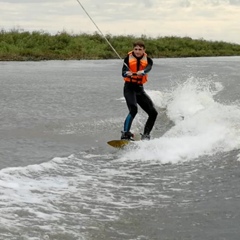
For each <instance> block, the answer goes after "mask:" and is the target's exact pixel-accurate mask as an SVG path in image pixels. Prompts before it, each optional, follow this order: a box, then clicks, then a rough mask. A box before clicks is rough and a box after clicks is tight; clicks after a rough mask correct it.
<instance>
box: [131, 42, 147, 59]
mask: <svg viewBox="0 0 240 240" xmlns="http://www.w3.org/2000/svg"><path fill="white" fill-rule="evenodd" d="M133 52H134V55H135V56H136V57H141V56H142V55H143V54H144V53H145V49H144V48H143V47H140V46H138V45H137V46H135V47H134V48H133Z"/></svg>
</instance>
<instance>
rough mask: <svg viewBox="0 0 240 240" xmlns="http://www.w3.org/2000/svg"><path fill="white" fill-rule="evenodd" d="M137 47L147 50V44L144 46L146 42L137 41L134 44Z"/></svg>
mask: <svg viewBox="0 0 240 240" xmlns="http://www.w3.org/2000/svg"><path fill="white" fill-rule="evenodd" d="M136 46H139V47H143V48H145V44H144V42H143V41H141V40H138V41H136V42H134V43H133V47H136Z"/></svg>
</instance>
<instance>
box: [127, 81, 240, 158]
mask: <svg viewBox="0 0 240 240" xmlns="http://www.w3.org/2000/svg"><path fill="white" fill-rule="evenodd" d="M222 89H223V87H222V85H221V84H220V83H211V82H210V81H204V80H203V79H200V80H197V79H193V78H189V79H188V80H187V81H186V82H184V83H183V84H179V85H178V86H177V88H176V89H174V90H173V91H172V92H166V93H162V92H161V93H159V92H158V91H149V92H148V93H149V95H150V96H151V98H152V99H153V100H154V102H155V104H156V106H158V107H164V105H165V107H166V108H167V115H168V117H169V119H170V120H171V121H173V122H174V123H175V125H174V126H173V127H172V128H171V129H170V130H169V131H167V132H166V133H165V134H164V135H163V136H161V137H159V138H155V139H152V140H150V141H144V142H137V143H136V145H137V148H134V149H132V150H131V149H129V150H128V151H127V152H125V153H124V154H123V159H129V158H130V159H135V160H140V159H141V160H156V161H160V162H161V163H177V162H179V161H187V160H191V159H195V158H197V157H200V156H203V155H213V154H216V153H219V152H227V151H231V150H234V149H238V148H239V147H240V108H239V106H238V105H226V104H224V103H220V102H218V101H216V100H215V99H214V96H215V95H216V93H218V92H219V91H221V90H222Z"/></svg>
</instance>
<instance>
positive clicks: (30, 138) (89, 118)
mask: <svg viewBox="0 0 240 240" xmlns="http://www.w3.org/2000/svg"><path fill="white" fill-rule="evenodd" d="M239 63H240V58H239V57H219V58H186V59H154V68H153V70H152V72H151V73H150V78H149V83H147V85H146V87H145V89H146V91H147V92H148V94H149V95H150V96H151V98H152V99H153V101H154V103H155V105H156V107H157V110H158V112H159V115H158V119H157V122H156V125H155V127H154V130H153V132H152V140H150V141H149V142H137V143H136V144H135V146H134V147H129V148H127V149H125V150H121V151H119V150H115V149H113V148H111V147H109V146H108V145H107V144H106V142H107V141H108V140H110V139H114V138H119V136H120V131H121V130H122V125H123V121H124V119H125V116H126V114H127V108H126V105H125V102H124V99H123V97H122V86H123V81H122V79H121V76H120V75H121V66H122V63H121V61H119V60H105V61H46V62H0V76H1V77H0V81H1V89H0V98H1V101H0V109H1V117H0V134H1V139H0V147H1V151H0V154H1V155H0V157H1V161H0V168H1V170H0V239H3V240H6V239H11V240H15V239H16V240H19V239H20V240H25V239H26V240H35V239H41V240H42V239H43V240H48V239H49V240H50V239H53V240H57V239H61V240H65V239H66V240H108V239H116V240H122V239H124V240H155V239H156V240H158V239H159V240H170V239H171V240H173V239H182V240H188V239H197V240H202V239H205V240H208V239H209V240H210V239H211V240H212V239H216V240H223V239H226V240H228V239H231V240H235V239H236V240H238V239H239V235H240V230H239V221H240V215H239V206H240V205H239V200H240V187H239V186H240V185H239V181H240V178H239V161H240V153H239V148H240V103H239V79H240V72H239V70H238V69H239ZM145 121H146V115H145V113H143V112H142V111H141V110H140V109H139V113H138V115H137V117H136V119H135V121H134V124H133V128H132V129H133V131H134V132H135V133H140V132H142V129H143V126H144V122H145Z"/></svg>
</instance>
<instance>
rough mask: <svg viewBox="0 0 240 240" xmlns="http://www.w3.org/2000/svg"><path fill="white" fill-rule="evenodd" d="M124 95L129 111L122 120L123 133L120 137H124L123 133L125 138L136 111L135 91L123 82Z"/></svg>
mask: <svg viewBox="0 0 240 240" xmlns="http://www.w3.org/2000/svg"><path fill="white" fill-rule="evenodd" d="M124 97H125V99H126V103H127V107H128V109H129V113H128V115H127V117H126V119H125V122H124V128H123V135H122V137H121V138H124V134H125V135H126V138H128V137H129V135H131V133H130V129H131V126H132V122H133V119H134V118H135V116H136V114H137V111H138V109H137V98H136V93H135V92H134V91H133V90H132V89H131V88H130V87H129V86H128V84H125V86H124Z"/></svg>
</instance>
